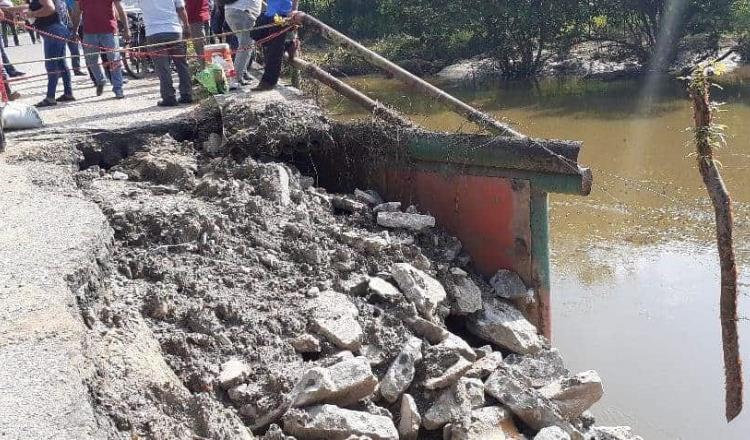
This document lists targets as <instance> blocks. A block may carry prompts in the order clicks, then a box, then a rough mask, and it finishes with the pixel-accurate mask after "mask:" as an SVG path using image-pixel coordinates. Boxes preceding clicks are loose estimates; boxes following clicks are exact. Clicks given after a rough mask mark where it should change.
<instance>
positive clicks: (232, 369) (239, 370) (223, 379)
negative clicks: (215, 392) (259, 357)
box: [218, 359, 250, 390]
mask: <svg viewBox="0 0 750 440" xmlns="http://www.w3.org/2000/svg"><path fill="white" fill-rule="evenodd" d="M249 374H250V367H248V366H247V364H246V363H245V362H243V361H241V360H239V359H230V360H228V361H227V362H225V363H224V364H223V365H222V366H221V372H220V373H219V377H218V381H219V385H221V387H222V388H224V389H225V390H227V389H229V388H232V387H234V386H237V385H239V384H241V383H242V382H244V381H245V379H247V376H248V375H249Z"/></svg>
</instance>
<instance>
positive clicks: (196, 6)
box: [185, 0, 211, 68]
mask: <svg viewBox="0 0 750 440" xmlns="http://www.w3.org/2000/svg"><path fill="white" fill-rule="evenodd" d="M185 9H186V10H187V16H188V23H190V35H191V36H192V38H193V47H194V48H195V54H196V55H198V56H199V57H200V65H201V68H203V66H204V64H205V63H204V62H203V47H204V46H205V45H206V36H207V33H208V30H209V21H210V20H211V7H210V6H209V4H208V0H185Z"/></svg>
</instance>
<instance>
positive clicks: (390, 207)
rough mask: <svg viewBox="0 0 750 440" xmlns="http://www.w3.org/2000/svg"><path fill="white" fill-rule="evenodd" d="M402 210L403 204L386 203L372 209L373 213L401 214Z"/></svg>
mask: <svg viewBox="0 0 750 440" xmlns="http://www.w3.org/2000/svg"><path fill="white" fill-rule="evenodd" d="M400 210H401V202H386V203H381V204H379V205H377V206H376V207H374V208H372V212H376V213H377V212H399V211H400Z"/></svg>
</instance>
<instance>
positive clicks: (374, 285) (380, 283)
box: [367, 277, 403, 302]
mask: <svg viewBox="0 0 750 440" xmlns="http://www.w3.org/2000/svg"><path fill="white" fill-rule="evenodd" d="M367 288H368V290H369V291H370V293H371V294H373V295H376V296H377V297H379V298H382V299H384V300H386V301H389V302H395V301H398V300H399V299H401V298H402V297H403V295H402V294H401V292H400V291H399V290H398V289H397V288H396V286H394V285H393V284H391V283H389V282H388V281H386V280H384V279H382V278H378V277H373V278H370V282H369V284H368V285H367Z"/></svg>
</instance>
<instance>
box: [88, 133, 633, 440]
mask: <svg viewBox="0 0 750 440" xmlns="http://www.w3.org/2000/svg"><path fill="white" fill-rule="evenodd" d="M256 125H257V124H256ZM202 147H203V146H202V145H194V144H193V143H192V142H189V141H188V142H182V143H179V142H176V141H174V140H173V139H171V138H170V137H168V136H162V137H158V136H154V137H152V138H150V140H149V141H148V144H147V145H146V148H145V149H143V150H142V151H140V152H138V153H135V154H134V155H132V156H130V157H128V158H126V159H125V160H123V161H122V162H120V163H119V164H118V165H117V166H116V167H114V168H112V169H110V170H108V171H104V170H100V169H98V168H97V167H92V168H89V169H87V170H85V171H82V172H80V173H79V174H78V176H77V180H78V182H79V184H80V185H81V187H83V188H84V189H85V191H86V193H87V194H88V195H89V196H90V197H92V198H93V199H94V200H96V201H97V202H98V203H99V204H100V206H101V208H102V210H103V212H104V213H105V214H106V215H107V217H108V218H109V220H110V223H111V226H112V228H113V230H114V232H115V244H114V248H113V258H112V262H111V264H110V266H111V267H110V271H111V276H110V278H109V280H108V282H107V283H106V285H105V286H103V287H102V288H101V289H97V290H95V291H93V292H91V293H90V294H89V295H88V296H86V297H83V298H81V308H82V311H83V315H84V317H86V320H87V324H88V325H89V327H90V328H91V329H92V332H91V341H90V345H91V346H92V357H93V359H94V361H95V363H96V365H97V368H98V375H97V376H96V377H95V378H94V379H93V381H92V383H91V389H92V395H93V396H94V399H95V401H96V403H97V404H98V405H97V406H98V409H99V410H100V412H101V417H102V423H106V424H109V425H111V426H112V427H113V429H112V435H111V438H113V439H114V438H117V439H126V438H127V439H132V438H154V439H185V438H210V439H237V438H251V436H252V434H251V432H254V433H255V435H261V436H263V437H264V438H266V439H269V440H270V439H284V438H289V437H287V436H289V435H293V436H294V437H295V438H299V439H322V438H331V439H336V438H341V439H345V438H372V439H380V438H382V439H390V438H399V437H400V438H443V430H445V433H446V434H445V435H446V436H448V438H454V439H461V438H465V439H476V438H485V437H480V435H485V434H486V435H499V434H498V433H502V435H506V436H508V437H510V438H523V436H524V435H527V436H530V437H533V435H534V434H535V433H536V432H537V431H538V430H539V429H540V428H542V427H545V426H549V425H556V426H559V427H560V428H561V429H562V430H563V431H565V433H567V434H566V435H570V436H571V437H572V438H582V437H580V435H581V433H582V432H585V431H586V430H588V428H589V427H590V425H591V424H592V422H591V420H590V417H589V416H587V415H583V416H582V414H581V413H582V410H581V411H577V412H576V413H574V414H573V413H566V412H565V408H569V407H573V408H577V409H579V408H583V409H586V408H588V407H589V406H590V405H591V404H593V403H594V402H595V401H596V400H598V398H599V397H600V396H601V394H600V393H599V392H598V391H600V389H601V383H600V382H598V388H597V382H596V380H591V379H590V378H589V377H588V376H587V378H586V380H583V379H581V380H578V381H573V382H571V380H572V379H570V378H568V377H567V375H568V372H567V371H566V370H565V369H564V367H562V366H561V360H560V359H559V354H557V352H556V351H554V350H550V349H549V348H548V347H547V345H546V341H544V340H543V339H542V338H539V337H537V336H536V333H535V331H534V329H533V326H531V325H530V324H529V323H528V322H527V321H526V320H525V319H524V318H523V317H522V316H521V315H520V313H518V312H517V311H516V310H515V309H513V307H512V306H511V305H510V303H508V302H505V301H504V300H500V299H499V298H498V292H497V291H496V289H493V288H492V287H490V286H489V284H488V283H487V282H486V280H484V279H483V278H482V277H480V276H478V275H475V274H473V272H472V270H471V263H470V258H468V256H467V255H465V254H463V253H462V252H461V245H460V242H458V240H456V239H455V238H453V237H450V236H448V235H446V234H444V233H442V232H441V231H439V230H438V229H435V228H427V229H422V230H421V231H420V232H412V231H410V230H409V229H405V228H383V227H381V226H378V224H379V223H383V222H381V221H379V217H380V216H384V215H387V214H389V213H392V211H394V210H398V206H397V204H385V205H380V206H377V207H376V206H375V204H379V203H380V202H381V201H382V200H378V199H379V197H378V196H377V195H376V194H374V193H372V192H369V193H366V192H361V191H360V192H357V194H356V195H332V194H328V193H327V192H326V191H325V190H323V189H321V188H316V187H315V186H313V180H312V179H311V178H309V177H306V176H303V175H301V174H300V172H299V171H297V170H296V169H294V168H293V167H290V166H288V165H285V164H282V163H274V162H258V161H256V160H253V159H252V158H246V159H242V160H239V161H238V160H235V159H233V158H231V157H222V158H214V157H211V156H210V155H208V154H205V153H204V152H203V151H202ZM405 211H406V212H404V213H403V214H402V215H400V216H399V217H398V218H400V219H401V218H405V219H406V220H409V219H408V216H409V215H412V214H414V215H416V212H415V209H414V208H409V209H406V210H405ZM423 219H424V217H423V216H420V217H419V220H420V221H422V220H423ZM389 225H390V223H389ZM500 303H502V304H500ZM509 309H510V310H509ZM446 318H449V321H450V320H451V319H452V320H458V321H463V320H464V319H466V320H469V319H470V320H471V322H472V325H471V328H472V329H474V328H476V329H477V330H476V331H474V335H469V334H463V332H466V331H467V330H466V328H464V327H462V326H457V328H460V332H462V334H461V335H457V334H453V333H451V332H449V331H448V330H447V329H446V326H445V320H446ZM529 328H530V329H531V331H530V332H529ZM456 331H457V332H458V331H459V330H456ZM462 336H466V340H464V339H463V338H462ZM480 338H481V339H480ZM467 340H468V341H474V342H478V343H475V344H474V346H473V347H472V346H470V345H469V344H468V343H467V342H466V341H467ZM485 341H491V342H492V343H491V344H490V343H489V342H485ZM518 341H523V344H520V343H518ZM485 344H487V345H485ZM480 345H481V347H480ZM519 346H521V347H523V353H517V354H514V355H513V356H514V357H513V358H512V359H513V363H508V364H507V365H506V364H505V363H504V362H503V358H504V357H506V356H507V355H510V354H511V353H512V351H511V350H510V349H509V347H519ZM514 350H515V351H519V350H518V349H517V348H514ZM547 365H553V366H554V368H552V367H547ZM547 372H549V373H547ZM532 377H533V386H532V379H531V378H532ZM565 380H567V381H565ZM484 381H486V383H485V382H484ZM559 381H562V382H561V383H562V385H559V384H558V385H559V386H552V387H551V388H550V390H551V391H546V392H545V391H544V390H545V389H547V387H550V386H551V385H555V384H556V383H557V382H559ZM508 384H511V385H512V386H510V385H508ZM571 384H572V385H571ZM485 387H487V390H488V391H487V392H485ZM386 389H387V391H386ZM477 390H478V391H477ZM545 393H546V394H545ZM571 400H573V401H574V403H575V404H571ZM530 402H531V403H530ZM535 406H540V407H541V408H542V409H541V410H539V411H536V410H534V407H535ZM488 408H490V409H488ZM540 417H542V418H543V420H541V421H540V420H538V419H539V418H540ZM420 420H421V423H420ZM415 421H416V423H415ZM420 425H421V429H420ZM446 426H447V427H446ZM519 430H520V433H519ZM482 433H484V434H482ZM492 433H495V434H492ZM451 436H452V437H451ZM492 438H495V437H492ZM623 438H624V437H623Z"/></svg>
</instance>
